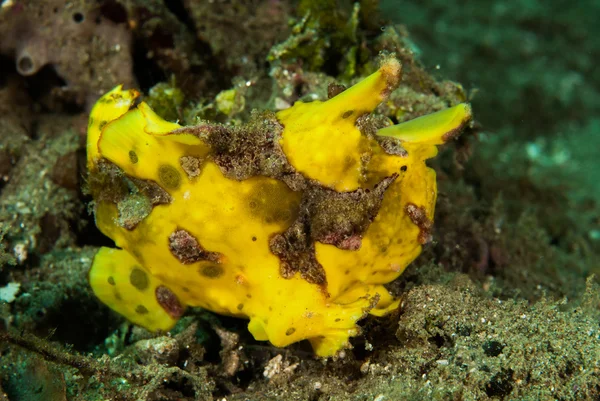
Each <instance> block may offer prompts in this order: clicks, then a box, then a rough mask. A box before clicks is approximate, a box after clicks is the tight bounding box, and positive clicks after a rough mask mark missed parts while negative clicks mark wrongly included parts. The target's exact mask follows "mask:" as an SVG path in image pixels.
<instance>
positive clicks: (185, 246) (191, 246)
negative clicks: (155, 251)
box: [169, 229, 221, 265]
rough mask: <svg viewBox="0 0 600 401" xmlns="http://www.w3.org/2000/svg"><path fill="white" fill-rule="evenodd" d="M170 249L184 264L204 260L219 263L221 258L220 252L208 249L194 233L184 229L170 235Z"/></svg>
mask: <svg viewBox="0 0 600 401" xmlns="http://www.w3.org/2000/svg"><path fill="white" fill-rule="evenodd" d="M169 250H170V251H171V254H173V256H175V257H176V258H177V260H179V261H180V262H181V263H183V264H184V265H188V264H191V263H196V262H200V261H203V260H207V261H210V262H215V263H218V262H219V261H220V259H221V255H220V254H219V253H218V252H209V251H207V250H206V249H204V248H203V247H202V246H201V245H200V243H199V242H198V240H197V239H196V238H195V237H194V236H193V235H192V234H190V233H189V232H188V231H186V230H182V229H178V230H175V231H174V232H173V234H171V235H170V236H169Z"/></svg>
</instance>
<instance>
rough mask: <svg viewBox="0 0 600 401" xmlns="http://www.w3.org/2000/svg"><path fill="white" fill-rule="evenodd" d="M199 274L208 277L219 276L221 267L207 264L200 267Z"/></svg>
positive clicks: (221, 273) (221, 270)
mask: <svg viewBox="0 0 600 401" xmlns="http://www.w3.org/2000/svg"><path fill="white" fill-rule="evenodd" d="M200 274H201V275H203V276H204V277H208V278H219V277H220V276H221V275H223V268H222V267H221V266H219V265H213V264H211V265H207V266H202V267H201V268H200Z"/></svg>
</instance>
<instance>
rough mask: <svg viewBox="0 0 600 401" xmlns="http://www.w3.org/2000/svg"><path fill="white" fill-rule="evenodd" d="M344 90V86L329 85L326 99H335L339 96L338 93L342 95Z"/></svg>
mask: <svg viewBox="0 0 600 401" xmlns="http://www.w3.org/2000/svg"><path fill="white" fill-rule="evenodd" d="M345 90H346V87H345V86H344V85H340V84H334V83H331V84H329V85H327V99H331V98H333V97H336V96H337V95H339V94H340V93H342V92H343V91H345Z"/></svg>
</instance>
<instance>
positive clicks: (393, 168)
mask: <svg viewBox="0 0 600 401" xmlns="http://www.w3.org/2000/svg"><path fill="white" fill-rule="evenodd" d="M400 70H401V69H400V64H399V63H398V61H396V60H395V59H393V58H388V59H387V60H385V61H384V62H383V64H382V66H381V68H380V69H379V70H378V71H377V72H375V73H374V74H372V75H370V76H369V77H367V78H365V79H364V80H363V81H361V82H360V83H358V84H357V85H355V86H354V87H352V88H349V89H347V90H345V91H343V92H341V93H339V94H337V95H336V96H334V97H333V98H331V99H330V100H328V101H325V102H320V101H315V102H312V103H303V102H296V104H295V105H294V106H293V107H291V108H289V109H287V110H283V111H280V112H279V113H277V114H272V113H262V114H258V113H256V114H255V115H254V120H253V121H252V122H251V123H250V124H249V125H246V126H243V127H237V128H231V127H226V126H221V125H216V124H210V123H204V124H201V125H199V126H196V127H180V126H179V125H178V124H174V123H169V122H167V121H164V120H163V119H161V118H160V117H158V116H157V115H156V114H155V113H154V112H153V111H152V109H150V107H148V105H147V104H146V103H144V102H142V103H139V105H137V106H136V107H132V105H133V104H135V103H136V102H137V100H136V98H137V97H138V94H137V93H135V92H133V91H123V90H122V89H121V88H120V87H118V88H115V89H114V90H113V91H112V92H110V93H108V94H107V95H105V96H104V97H103V98H102V99H100V101H99V102H98V104H97V105H96V106H95V107H94V109H93V111H92V115H91V116H90V121H91V123H90V127H89V131H90V133H89V135H88V140H89V142H88V163H89V167H90V171H91V177H90V182H91V183H94V182H95V181H94V177H95V176H102V175H103V174H106V171H107V170H108V171H110V170H111V169H115V168H117V169H118V170H119V171H120V172H121V175H120V177H121V181H122V182H125V184H122V183H121V184H119V179H118V177H119V175H118V174H113V175H111V177H112V180H108V181H106V180H105V181H102V180H100V181H99V182H102V185H101V186H96V187H94V186H93V185H92V193H93V194H94V197H95V199H96V205H95V212H96V223H97V225H98V227H99V228H100V230H101V231H102V232H103V233H105V234H106V235H108V236H110V237H111V238H112V239H113V240H114V241H115V244H116V245H117V246H118V247H119V248H121V249H108V248H102V249H101V250H100V251H99V252H98V254H97V255H96V257H95V259H94V263H93V266H92V269H91V271H90V283H91V285H92V288H93V290H94V292H95V293H96V295H97V296H98V297H99V298H100V299H101V300H102V301H104V302H105V303H106V304H107V305H109V306H110V307H111V308H113V309H114V310H116V311H118V312H119V313H121V314H123V315H125V316H126V317H127V318H129V319H130V320H131V321H133V322H134V323H137V324H139V325H142V326H144V327H146V328H148V329H150V330H154V331H156V330H169V329H170V328H171V327H173V325H174V324H175V322H176V321H177V319H178V318H179V316H181V314H182V313H183V312H184V308H185V306H186V305H189V306H200V307H203V308H206V309H209V310H211V311H214V312H217V313H221V314H227V315H233V316H240V317H247V318H249V319H250V322H249V324H248V329H249V330H250V332H251V333H252V334H253V335H254V337H255V338H256V339H257V340H269V341H271V342H272V343H273V344H274V345H276V346H286V345H288V344H291V343H294V342H297V341H300V340H303V339H308V340H309V341H310V342H311V344H312V345H313V348H314V349H315V352H316V353H317V355H320V356H331V355H334V354H336V353H337V352H338V351H339V350H340V349H342V348H344V347H346V346H347V343H348V339H349V337H351V336H355V335H357V334H358V332H359V328H358V326H357V325H356V322H357V321H358V320H359V319H361V318H363V317H364V316H365V315H366V314H367V313H371V314H375V315H383V314H385V313H387V312H389V311H390V310H392V309H394V308H396V306H397V304H398V301H396V300H394V299H393V297H392V296H391V295H390V294H389V293H388V291H387V290H386V289H385V287H384V284H386V283H389V282H390V281H391V280H393V279H395V278H396V277H398V275H400V274H401V273H402V271H403V270H404V268H405V267H406V266H407V265H408V264H409V263H410V262H411V261H412V260H413V259H414V258H415V257H416V256H417V255H418V254H419V253H420V252H421V246H422V244H423V243H424V242H425V241H424V234H423V233H424V232H425V233H428V229H429V228H430V226H431V222H432V220H433V209H434V206H435V199H436V182H435V173H434V172H433V170H431V169H430V168H428V167H427V166H426V165H425V160H426V159H428V158H431V157H433V156H435V155H436V153H437V149H436V147H435V146H434V145H436V144H441V143H443V142H444V140H445V138H446V137H447V133H449V132H455V131H456V130H460V129H461V127H463V126H464V125H465V124H466V122H467V121H469V119H470V108H469V107H468V106H466V105H457V106H455V107H452V108H449V109H447V110H444V111H442V112H439V113H436V114H433V115H431V116H426V117H423V118H422V119H419V120H418V122H412V121H411V122H408V123H406V124H407V125H406V126H405V125H404V124H401V125H398V126H393V127H387V128H383V129H381V130H379V131H378V130H377V129H376V128H374V125H369V124H364V126H369V127H370V128H369V130H370V131H372V132H365V133H363V132H361V130H359V128H358V127H357V124H359V122H360V121H361V117H362V116H364V115H366V114H368V113H370V112H371V111H372V110H373V109H374V108H375V107H376V106H377V105H378V104H379V103H380V102H381V101H383V100H385V99H386V98H387V97H388V96H389V94H390V93H391V92H392V91H393V90H394V89H395V88H396V86H397V85H398V83H399V82H400ZM363 122H364V117H363ZM380 134H382V135H385V136H386V137H390V139H389V141H391V142H394V143H395V146H396V150H398V151H396V152H391V151H389V149H386V148H384V147H382V146H381V145H380V142H379V141H378V136H379V135H380ZM400 150H402V151H400ZM132 152H133V153H135V157H132V156H131V155H132ZM130 182H144V183H148V185H150V183H151V184H152V185H153V186H157V187H159V188H161V190H162V191H164V193H166V194H167V195H168V199H169V202H168V203H163V204H160V205H156V206H155V207H153V208H152V210H151V211H150V212H149V214H148V215H147V216H145V217H144V218H143V219H142V220H141V221H140V222H139V223H138V224H137V225H136V226H135V227H134V228H133V229H131V230H127V229H126V228H124V227H122V226H121V225H119V224H115V221H116V220H115V218H116V217H117V216H118V215H119V206H118V204H119V201H120V200H121V197H122V196H123V195H120V196H121V197H115V196H110V195H106V194H107V193H109V194H110V193H112V192H113V191H117V192H118V193H121V192H119V191H123V190H124V188H127V186H128V185H129V184H128V183H130ZM110 183H113V184H114V187H115V188H114V189H113V188H111V186H110V185H107V184H110ZM142 277H143V282H144V286H140V285H139V283H140V282H141V281H140V278H142Z"/></svg>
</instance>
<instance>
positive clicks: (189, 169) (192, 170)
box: [179, 156, 202, 178]
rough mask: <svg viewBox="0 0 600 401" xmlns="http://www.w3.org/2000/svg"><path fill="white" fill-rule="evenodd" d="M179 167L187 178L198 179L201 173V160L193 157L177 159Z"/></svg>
mask: <svg viewBox="0 0 600 401" xmlns="http://www.w3.org/2000/svg"><path fill="white" fill-rule="evenodd" d="M179 165H180V166H181V168H182V169H183V171H185V173H186V174H187V175H188V177H190V178H193V177H198V176H199V175H200V172H201V167H202V159H200V158H198V157H194V156H182V157H180V158H179Z"/></svg>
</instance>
